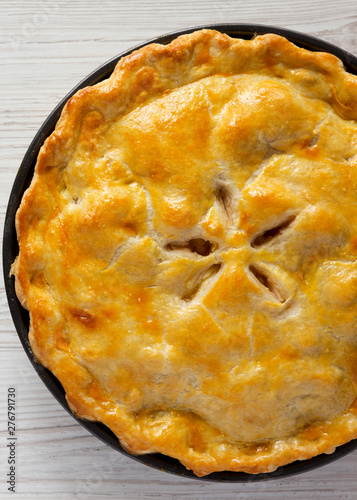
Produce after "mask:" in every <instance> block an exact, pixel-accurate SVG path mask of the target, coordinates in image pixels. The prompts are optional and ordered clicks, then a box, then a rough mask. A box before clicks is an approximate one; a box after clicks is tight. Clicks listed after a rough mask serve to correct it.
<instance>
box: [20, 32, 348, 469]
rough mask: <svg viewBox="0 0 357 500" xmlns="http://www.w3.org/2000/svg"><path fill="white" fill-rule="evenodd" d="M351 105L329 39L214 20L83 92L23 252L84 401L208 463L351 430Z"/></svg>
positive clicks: (30, 196) (146, 51) (93, 414)
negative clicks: (234, 32) (297, 41)
mask: <svg viewBox="0 0 357 500" xmlns="http://www.w3.org/2000/svg"><path fill="white" fill-rule="evenodd" d="M356 119H357V78H356V77H355V76H353V75H351V74H348V73H346V72H345V70H344V68H343V65H342V63H341V62H340V61H339V60H338V59H336V58H335V57H334V56H332V55H329V54H325V53H313V52H309V51H307V50H304V49H301V48H298V47H296V46H295V45H293V44H291V43H290V42H288V41H287V40H286V39H284V38H281V37H279V36H277V35H270V34H268V35H264V36H257V37H255V38H254V39H252V40H241V39H233V38H230V37H228V36H227V35H224V34H221V33H218V32H216V31H212V30H202V31H198V32H195V33H192V34H190V35H184V36H181V37H179V38H177V39H176V40H174V41H173V42H172V43H170V44H169V45H165V46H164V45H158V44H152V45H148V46H146V47H144V48H142V49H140V50H138V51H136V52H133V53H132V54H131V55H129V56H127V57H125V58H123V59H122V60H120V61H119V63H118V65H117V66H116V68H115V70H114V72H113V74H112V75H111V77H110V78H109V79H108V80H105V81H103V82H101V83H99V84H97V85H95V86H93V87H88V88H85V89H83V90H80V91H79V92H78V93H77V94H75V95H74V96H73V97H72V98H71V99H70V100H69V101H68V103H67V104H66V106H65V108H64V110H63V112H62V115H61V118H60V120H59V122H58V124H57V126H56V128H55V130H54V132H53V133H52V134H51V136H50V137H49V138H48V139H47V140H46V141H45V143H44V145H43V147H42V149H41V151H40V154H39V157H38V161H37V165H36V169H35V173H34V176H33V180H32V183H31V186H30V187H29V189H28V190H27V191H26V193H25V195H24V197H23V200H22V203H21V206H20V208H19V210H18V213H17V218H16V227H17V234H18V241H19V247H20V252H19V256H18V258H17V259H16V261H15V264H14V267H13V271H14V273H15V276H16V289H17V293H18V296H19V298H20V300H21V303H22V305H23V306H24V307H25V308H26V309H28V310H29V311H30V332H29V338H30V342H31V347H32V349H33V352H34V354H35V356H36V357H37V359H38V360H39V361H40V362H41V363H42V364H43V365H44V366H46V367H47V368H49V369H50V370H51V371H52V372H53V373H54V374H55V376H56V377H57V378H58V379H59V380H60V382H61V383H62V385H63V387H64V389H65V391H66V397H67V400H68V403H69V405H70V407H71V409H72V410H73V411H74V412H75V413H76V414H77V415H78V416H80V417H82V418H85V419H91V420H96V421H100V422H103V423H104V424H105V425H107V426H108V427H109V428H110V429H111V430H112V431H113V432H114V433H115V434H116V435H117V436H118V438H119V440H120V442H121V444H122V445H123V446H124V448H126V449H127V450H129V451H130V452H132V453H135V454H141V453H151V452H161V453H164V454H167V455H170V456H173V457H175V458H178V459H179V460H180V461H181V462H182V463H183V464H184V465H185V466H186V467H187V468H190V469H192V470H193V471H194V472H195V473H196V474H197V475H199V476H202V475H205V474H209V473H211V472H214V471H220V470H233V471H245V472H249V473H258V472H269V471H272V470H274V469H276V468H277V467H278V466H280V465H283V464H286V463H289V462H292V461H294V460H297V459H300V460H302V459H307V458H310V457H312V456H314V455H317V454H319V453H323V452H326V453H330V452H332V451H333V449H334V448H335V447H336V446H338V445H341V444H343V443H345V442H347V441H349V440H351V439H353V438H355V437H356V436H357V414H356V403H355V399H356V392H357V370H356V366H357V351H356V344H357V334H356V313H357V305H356V304H357V263H356V252H357V235H356V230H355V228H356V227H357V196H356V193H357V124H356V122H355V120H356Z"/></svg>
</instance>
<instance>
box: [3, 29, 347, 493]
mask: <svg viewBox="0 0 357 500" xmlns="http://www.w3.org/2000/svg"><path fill="white" fill-rule="evenodd" d="M202 28H212V29H216V30H218V31H221V32H223V33H227V34H228V35H229V36H231V37H236V38H245V39H250V38H252V37H254V36H255V35H257V34H258V35H261V34H264V33H276V34H278V35H281V36H284V37H285V38H287V39H288V40H290V41H291V42H293V43H295V44H296V45H298V46H300V47H303V48H306V49H308V50H312V51H320V52H321V51H322V52H329V53H331V54H334V55H335V56H337V57H338V58H340V59H341V60H342V61H343V63H344V66H345V68H346V70H347V71H348V72H350V73H353V74H357V57H356V56H354V55H352V54H350V53H348V52H346V51H345V50H342V49H340V48H338V47H336V46H334V45H332V44H330V43H327V42H325V41H323V40H319V39H318V38H315V37H312V36H310V35H306V34H303V33H298V32H296V31H291V30H287V29H282V28H277V27H273V26H263V25H255V24H253V25H252V24H213V25H206V26H196V27H193V28H189V29H185V30H181V31H175V32H173V33H169V34H167V35H163V36H160V37H158V38H155V39H153V40H149V41H148V42H146V43H143V44H140V45H137V46H136V47H133V48H132V49H129V50H127V51H125V52H123V53H122V54H119V55H118V56H116V57H114V58H113V59H111V60H110V61H108V62H106V63H105V64H103V65H102V66H100V67H99V68H98V69H96V70H95V71H94V72H93V73H91V74H90V75H89V76H87V77H86V78H85V79H84V80H82V81H81V82H80V83H79V84H78V85H77V86H76V87H75V88H74V89H73V90H71V92H70V93H69V94H68V95H66V96H65V97H64V99H62V101H61V102H60V103H59V104H58V105H57V106H56V107H55V109H54V110H53V111H52V113H51V114H50V115H49V116H48V118H47V119H46V120H45V122H44V123H43V125H42V126H41V128H40V129H39V131H38V132H37V134H36V136H35V137H34V139H33V141H32V142H31V144H30V146H29V148H28V150H27V152H26V154H25V157H24V159H23V161H22V163H21V166H20V168H19V171H18V173H17V176H16V179H15V182H14V185H13V188H12V191H11V195H10V199H9V203H8V207H7V212H6V218H5V225H4V237H3V270H4V279H5V287H6V293H7V298H8V303H9V307H10V311H11V315H12V318H13V321H14V324H15V327H16V330H17V333H18V336H19V338H20V341H21V342H22V345H23V348H24V349H25V352H26V354H27V356H28V357H29V359H30V361H31V363H32V365H33V367H34V369H35V370H36V372H37V373H38V375H39V376H40V378H41V379H42V381H43V382H44V384H45V385H46V386H47V388H48V389H49V390H50V392H51V393H52V394H53V396H54V397H55V398H56V399H57V401H58V402H59V403H60V404H61V405H62V406H63V408H65V409H66V410H67V411H68V413H70V415H72V417H73V418H74V419H75V420H76V421H77V422H78V423H79V424H80V425H82V426H83V427H84V428H85V429H87V430H88V431H89V432H90V433H92V434H93V435H94V436H96V437H98V438H99V439H101V440H102V441H104V442H105V443H107V444H108V445H109V446H111V447H112V448H114V449H115V450H117V451H119V452H120V453H122V454H123V455H126V456H127V457H128V458H130V459H134V460H136V461H138V462H141V463H143V464H146V465H148V466H150V467H153V468H155V469H159V470H161V471H165V472H169V473H172V474H176V475H179V476H182V477H187V478H192V479H196V480H201V481H214V482H222V483H225V482H232V483H233V482H238V483H239V482H255V481H266V480H271V479H281V478H284V477H287V476H292V475H295V474H300V473H303V472H307V471H310V470H312V469H315V468H317V467H321V466H323V465H325V464H328V463H330V462H332V461H334V460H337V459H338V458H341V457H343V456H345V455H346V454H348V453H350V452H352V451H353V450H355V449H356V448H357V440H354V441H351V442H349V443H347V444H345V445H342V446H340V447H338V448H337V449H336V451H335V452H334V453H333V454H331V455H326V454H322V455H319V456H317V457H314V458H311V459H309V460H305V461H296V462H293V463H291V464H288V465H284V466H282V467H279V468H278V469H277V470H276V471H274V472H271V473H269V474H254V475H253V474H246V473H243V472H215V473H213V474H210V475H208V476H205V477H203V478H197V477H196V476H195V475H194V474H193V473H192V471H189V470H187V469H186V468H185V467H184V466H183V465H182V464H181V463H180V462H178V461H177V460H175V459H173V458H170V457H167V456H166V455H162V454H160V453H155V454H150V455H142V456H132V455H130V454H129V453H127V452H126V451H125V450H124V449H123V448H122V447H121V446H120V444H119V441H118V439H117V438H116V436H115V435H114V434H113V433H112V432H111V431H110V430H109V429H108V428H107V427H106V426H104V425H103V424H101V423H96V422H89V421H86V420H80V419H78V418H77V417H75V416H74V415H73V413H72V412H71V411H70V409H69V408H68V405H67V402H66V399H65V393H64V390H63V387H62V385H61V384H60V383H59V381H58V380H57V379H56V378H55V377H54V375H53V374H52V373H51V372H50V371H48V370H47V369H46V368H44V367H43V366H42V365H41V364H39V363H38V362H37V361H36V359H35V357H34V355H33V353H32V350H31V347H30V344H29V341H28V331H29V314H28V312H27V311H25V310H24V309H23V308H22V307H21V305H20V303H19V301H18V299H17V297H16V293H15V287H14V278H13V277H12V276H10V268H11V264H12V263H13V261H14V260H15V257H16V256H17V253H18V245H17V238H16V230H15V214H16V211H17V209H18V207H19V204H20V202H21V198H22V196H23V193H24V191H25V190H26V188H27V187H28V186H29V184H30V182H31V179H32V176H33V172H34V168H35V164H36V158H37V155H38V152H39V150H40V148H41V146H42V144H43V142H44V140H45V139H46V138H47V137H48V136H49V135H50V134H51V132H52V131H53V130H54V127H55V125H56V122H57V120H58V118H59V116H60V113H61V111H62V108H63V106H64V105H65V103H66V102H67V100H68V99H69V98H70V97H71V96H72V95H73V94H74V93H75V92H77V91H78V90H79V89H81V88H83V87H86V86H88V85H94V84H96V83H98V82H100V81H101V80H104V79H105V78H108V77H109V75H110V74H111V73H112V71H113V69H114V67H115V65H116V63H117V62H118V60H119V59H120V58H121V57H123V56H126V55H128V54H130V53H131V52H132V51H133V50H136V49H138V48H141V47H143V46H144V45H147V44H149V43H153V42H155V43H161V44H167V43H170V42H171V41H172V40H173V39H174V38H176V37H178V36H179V35H183V34H188V33H192V32H193V31H195V30H198V29H202Z"/></svg>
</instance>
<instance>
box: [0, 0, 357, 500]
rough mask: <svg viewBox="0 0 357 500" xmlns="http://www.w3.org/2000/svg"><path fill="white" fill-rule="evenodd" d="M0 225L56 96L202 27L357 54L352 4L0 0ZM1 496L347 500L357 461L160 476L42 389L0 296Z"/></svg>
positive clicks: (345, 0) (0, 291) (356, 478)
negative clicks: (125, 57) (291, 470)
mask: <svg viewBox="0 0 357 500" xmlns="http://www.w3.org/2000/svg"><path fill="white" fill-rule="evenodd" d="M0 12H1V16H0V72H1V73H0V74H1V80H0V81H1V92H0V113H1V114H0V116H1V120H0V147H1V156H0V217H1V221H2V222H3V220H4V216H5V211H6V205H7V202H8V197H9V193H10V190H11V187H12V184H13V181H14V178H15V175H16V172H17V169H18V168H19V165H20V163H21V160H22V157H23V156H24V154H25V152H26V149H27V147H28V146H29V144H30V142H31V140H32V138H33V137H34V135H35V133H36V131H37V130H38V128H39V127H40V125H41V124H42V122H43V121H44V120H45V118H46V116H47V115H48V114H49V113H50V111H51V110H52V109H53V108H54V106H55V105H56V104H57V103H58V101H59V100H60V99H62V97H63V96H65V95H66V94H67V92H69V91H70V90H71V88H72V87H74V85H76V84H77V83H78V82H79V81H80V80H81V79H82V78H84V77H85V76H86V75H87V74H89V73H90V72H91V71H93V70H94V69H96V68H97V67H98V66H99V65H101V64H103V63H104V62H105V61H107V60H108V59H110V58H112V57H114V56H115V55H117V54H118V53H120V52H122V51H124V50H126V49H128V48H130V47H132V46H134V45H136V44H138V43H141V42H142V41H145V40H147V39H150V38H153V37H155V36H158V35H160V34H163V33H167V32H170V31H174V30H178V29H181V28H186V27H191V26H196V25H204V24H207V23H220V22H237V23H255V24H268V25H274V26H279V27H285V28H290V29H294V30H297V31H302V32H306V33H308V34H312V35H315V36H317V37H320V38H322V39H324V40H326V41H329V42H331V43H334V44H336V45H338V46H340V47H341V48H343V49H346V50H348V51H350V52H352V53H354V54H356V55H357V4H356V1H355V0H341V1H339V2H336V1H335V0H325V1H324V2H318V1H314V0H296V1H292V0H272V1H268V0H263V1H261V0H253V1H246V0H245V1H225V0H216V1H214V2H212V1H210V0H195V1H194V2H193V1H192V0H181V1H177V0H165V1H160V0H152V1H149V0H144V1H139V0H133V1H126V2H124V1H121V0H120V1H114V0H113V1H111V0H102V1H99V0H85V1H84V0H78V1H76V2H73V1H69V0H18V1H17V2H7V1H5V0H0ZM0 330H1V342H0V389H1V390H0V421H1V425H0V443H1V447H0V498H13V497H15V498H30V499H31V498H40V499H46V500H47V499H49V500H50V499H55V500H61V499H70V498H83V499H98V498H105V499H106V498H108V499H109V498H116V499H148V498H157V499H178V498H182V499H190V500H191V499H206V500H214V499H217V498H221V499H227V500H230V499H232V500H233V499H238V500H248V499H249V500H263V499H264V500H269V499H270V500H272V499H274V500H282V499H294V498H296V499H310V498H311V499H312V498H321V499H322V498H323V499H326V500H330V499H331V500H332V499H333V500H336V499H341V500H342V499H351V500H352V499H355V498H356V491H357V452H354V453H352V454H350V455H348V456H346V457H345V458H343V459H341V460H338V461H337V462H334V463H332V464H330V465H328V466H325V467H323V468H321V469H318V470H315V471H312V472H309V473H306V474H304V475H303V476H295V477H292V478H287V479H285V480H275V481H268V482H264V483H253V484H217V483H205V482H201V481H198V480H188V479H183V478H180V477H176V476H172V475H169V474H165V473H162V472H159V471H156V470H153V469H150V468H148V467H146V466H144V465H141V464H139V463H137V462H135V461H133V460H129V459H127V458H126V457H124V456H122V455H120V454H119V453H117V452H116V451H114V450H112V449H110V448H109V447H108V446H106V445H104V444H103V443H101V442H100V441H99V440H98V439H97V438H94V437H92V436H91V435H90V434H89V433H88V432H87V431H86V430H84V429H83V428H82V427H81V426H79V425H77V423H76V422H75V421H74V420H73V419H72V418H71V416H70V415H68V414H67V413H66V412H65V411H64V410H63V409H62V408H61V407H60V405H59V404H58V403H57V401H55V399H54V398H53V397H52V395H51V394H50V393H49V392H48V390H47V389H46V388H45V386H44V385H43V384H42V382H41V381H40V379H39V378H38V376H37V374H36V373H35V372H34V370H33V368H32V366H31V364H30V362H29V361H28V359H27V357H26V355H25V353H24V352H23V349H22V346H21V344H20V342H19V340H18V337H17V335H16V333H15V329H14V326H13V324H12V320H11V316H10V313H9V310H8V306H7V301H6V296H5V291H4V287H3V285H2V286H1V288H0ZM9 386H15V387H16V390H17V393H18V399H17V425H18V433H17V436H18V445H17V469H18V471H17V472H18V477H17V486H16V493H15V494H14V495H13V494H10V493H9V492H8V491H7V485H6V473H7V472H8V466H7V450H6V438H7V433H6V428H7V415H6V396H7V389H8V387H9Z"/></svg>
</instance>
